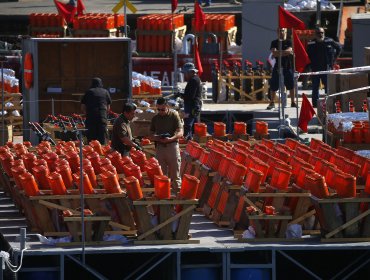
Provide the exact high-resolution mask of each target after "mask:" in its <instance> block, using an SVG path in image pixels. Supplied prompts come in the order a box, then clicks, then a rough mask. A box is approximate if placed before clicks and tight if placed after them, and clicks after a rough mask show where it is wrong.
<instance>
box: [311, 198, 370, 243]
mask: <svg viewBox="0 0 370 280" xmlns="http://www.w3.org/2000/svg"><path fill="white" fill-rule="evenodd" d="M311 200H312V203H313V205H314V207H315V210H316V213H317V217H318V219H319V222H320V226H321V241H322V242H369V241H370V215H369V214H370V209H369V208H368V206H369V205H370V197H369V196H368V195H364V194H362V195H361V194H360V195H357V197H355V198H336V197H331V198H327V199H318V198H316V197H313V196H312V197H311ZM365 209H367V210H365Z"/></svg>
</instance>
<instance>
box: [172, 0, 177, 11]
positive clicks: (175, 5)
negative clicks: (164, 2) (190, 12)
mask: <svg viewBox="0 0 370 280" xmlns="http://www.w3.org/2000/svg"><path fill="white" fill-rule="evenodd" d="M177 4H178V1H177V0H171V10H172V13H174V12H175V10H176V8H177Z"/></svg>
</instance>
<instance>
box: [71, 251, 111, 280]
mask: <svg viewBox="0 0 370 280" xmlns="http://www.w3.org/2000/svg"><path fill="white" fill-rule="evenodd" d="M66 256H67V257H68V258H70V259H71V260H72V261H74V262H75V263H77V264H79V265H80V266H82V267H83V268H84V269H86V270H87V271H88V272H90V273H91V274H92V275H94V276H95V277H96V278H97V279H99V280H108V278H106V277H105V276H104V275H102V274H101V273H99V272H97V271H95V269H93V268H92V267H90V266H88V265H87V264H85V263H82V262H80V261H79V260H78V259H77V258H75V257H74V256H71V255H66Z"/></svg>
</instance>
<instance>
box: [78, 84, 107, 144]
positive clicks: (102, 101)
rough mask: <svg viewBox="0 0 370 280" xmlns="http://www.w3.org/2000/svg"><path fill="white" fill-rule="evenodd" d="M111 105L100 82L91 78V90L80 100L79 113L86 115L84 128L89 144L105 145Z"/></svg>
mask: <svg viewBox="0 0 370 280" xmlns="http://www.w3.org/2000/svg"><path fill="white" fill-rule="evenodd" d="M111 103H112V101H111V98H110V95H109V93H108V91H107V90H106V89H104V88H103V82H102V80H101V79H100V78H93V79H92V84H91V88H90V89H89V90H88V91H86V93H85V95H84V96H83V97H82V100H81V111H82V112H83V113H84V114H86V122H85V126H86V128H87V140H88V141H89V142H90V141H91V140H98V141H99V142H100V143H101V144H103V145H104V144H105V143H106V138H107V112H108V111H109V109H110V104H111Z"/></svg>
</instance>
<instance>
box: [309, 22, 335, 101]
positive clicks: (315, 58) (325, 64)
mask: <svg viewBox="0 0 370 280" xmlns="http://www.w3.org/2000/svg"><path fill="white" fill-rule="evenodd" d="M341 50H342V47H341V46H340V44H339V43H337V42H335V41H334V40H333V39H331V38H328V37H325V31H324V28H322V27H318V28H316V30H315V39H314V40H312V41H310V42H308V44H307V54H308V56H309V58H310V60H311V70H312V71H313V72H316V71H327V70H331V69H333V65H334V62H335V60H336V59H337V57H338V56H339V54H340V52H341ZM311 79H312V106H313V107H315V108H316V107H317V100H318V99H319V87H320V80H321V81H322V83H323V84H324V86H325V93H326V92H327V75H326V74H323V75H313V76H312V77H311Z"/></svg>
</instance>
